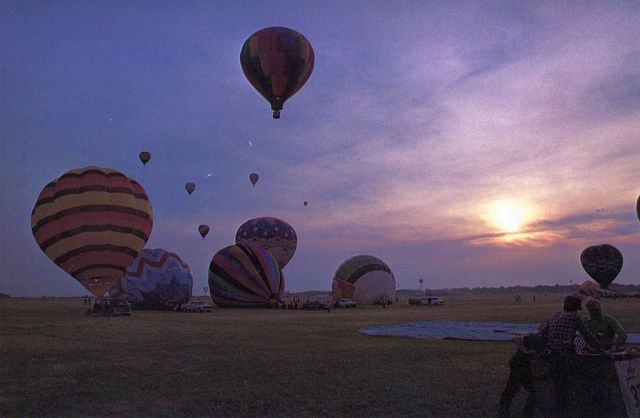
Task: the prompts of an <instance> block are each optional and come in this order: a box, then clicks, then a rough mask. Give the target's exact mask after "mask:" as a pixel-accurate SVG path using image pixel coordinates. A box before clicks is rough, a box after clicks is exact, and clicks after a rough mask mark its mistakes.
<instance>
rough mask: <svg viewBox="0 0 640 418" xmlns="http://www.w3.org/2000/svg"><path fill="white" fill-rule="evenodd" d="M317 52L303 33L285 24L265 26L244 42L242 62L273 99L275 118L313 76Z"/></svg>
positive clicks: (256, 84)
mask: <svg viewBox="0 0 640 418" xmlns="http://www.w3.org/2000/svg"><path fill="white" fill-rule="evenodd" d="M314 60H315V56H314V53H313V48H311V44H310V43H309V41H308V40H307V38H305V37H304V36H303V35H302V34H301V33H298V32H296V31H295V30H293V29H289V28H283V27H271V28H265V29H261V30H259V31H258V32H256V33H254V34H253V35H251V36H250V37H249V38H248V39H247V40H246V41H245V43H244V45H243V46H242V51H241V52H240V64H241V65H242V71H243V72H244V75H245V76H246V77H247V79H248V80H249V82H250V83H251V85H252V86H253V87H254V88H255V89H256V90H258V93H260V94H261V95H262V96H263V97H264V98H265V99H267V100H268V101H269V103H271V110H273V118H274V119H278V118H279V117H280V110H282V105H283V104H284V102H285V101H286V100H287V99H288V98H289V97H291V96H293V95H294V94H295V93H296V92H297V91H298V90H300V89H301V88H302V86H303V85H304V83H306V81H307V80H308V79H309V77H310V76H311V72H312V71H313V63H314Z"/></svg>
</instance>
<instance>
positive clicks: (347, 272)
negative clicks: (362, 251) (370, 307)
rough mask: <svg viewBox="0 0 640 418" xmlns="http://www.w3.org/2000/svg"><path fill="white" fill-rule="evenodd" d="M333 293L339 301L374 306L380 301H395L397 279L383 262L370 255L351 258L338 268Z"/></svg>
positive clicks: (332, 288)
mask: <svg viewBox="0 0 640 418" xmlns="http://www.w3.org/2000/svg"><path fill="white" fill-rule="evenodd" d="M331 291H332V293H333V294H334V297H336V298H337V299H353V300H354V301H355V302H356V303H360V304H365V305H366V304H372V303H373V302H375V301H376V300H379V299H386V300H389V299H393V298H394V297H395V294H396V279H395V277H394V276H393V273H392V272H391V269H389V266H387V265H386V264H385V263H384V262H383V261H382V260H380V259H378V258H376V257H372V256H369V255H358V256H355V257H351V258H349V259H348V260H346V261H345V262H343V263H342V264H340V266H339V267H338V270H336V274H335V276H334V278H333V283H332V286H331Z"/></svg>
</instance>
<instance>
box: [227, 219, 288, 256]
mask: <svg viewBox="0 0 640 418" xmlns="http://www.w3.org/2000/svg"><path fill="white" fill-rule="evenodd" d="M236 244H257V245H260V246H262V247H263V248H264V249H266V250H267V251H269V252H270V253H271V255H272V256H273V258H275V259H276V261H277V262H278V265H279V266H280V268H284V266H286V265H287V264H288V263H289V261H290V260H291V258H292V257H293V255H294V254H295V252H296V248H297V246H298V236H297V235H296V231H295V230H294V229H293V227H292V226H291V225H289V224H288V223H286V222H285V221H283V220H281V219H278V218H271V217H262V218H254V219H250V220H248V221H247V222H245V223H243V224H242V225H240V228H238V231H237V232H236Z"/></svg>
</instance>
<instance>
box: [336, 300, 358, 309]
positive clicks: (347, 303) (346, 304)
mask: <svg viewBox="0 0 640 418" xmlns="http://www.w3.org/2000/svg"><path fill="white" fill-rule="evenodd" d="M335 306H336V308H355V307H356V303H355V302H354V301H352V300H351V299H338V300H337V301H336V303H335Z"/></svg>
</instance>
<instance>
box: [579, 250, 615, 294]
mask: <svg viewBox="0 0 640 418" xmlns="http://www.w3.org/2000/svg"><path fill="white" fill-rule="evenodd" d="M580 262H581V263H582V267H583V268H584V269H585V271H586V272H587V274H589V276H591V278H592V279H593V280H595V281H596V282H598V283H599V284H600V286H601V287H602V288H603V289H606V288H607V286H609V284H611V282H612V281H613V280H614V279H615V278H616V276H618V273H620V270H621V269H622V254H621V253H620V251H618V249H617V248H616V247H614V246H613V245H609V244H600V245H593V246H591V247H587V248H585V249H584V250H583V251H582V253H581V254H580Z"/></svg>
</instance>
